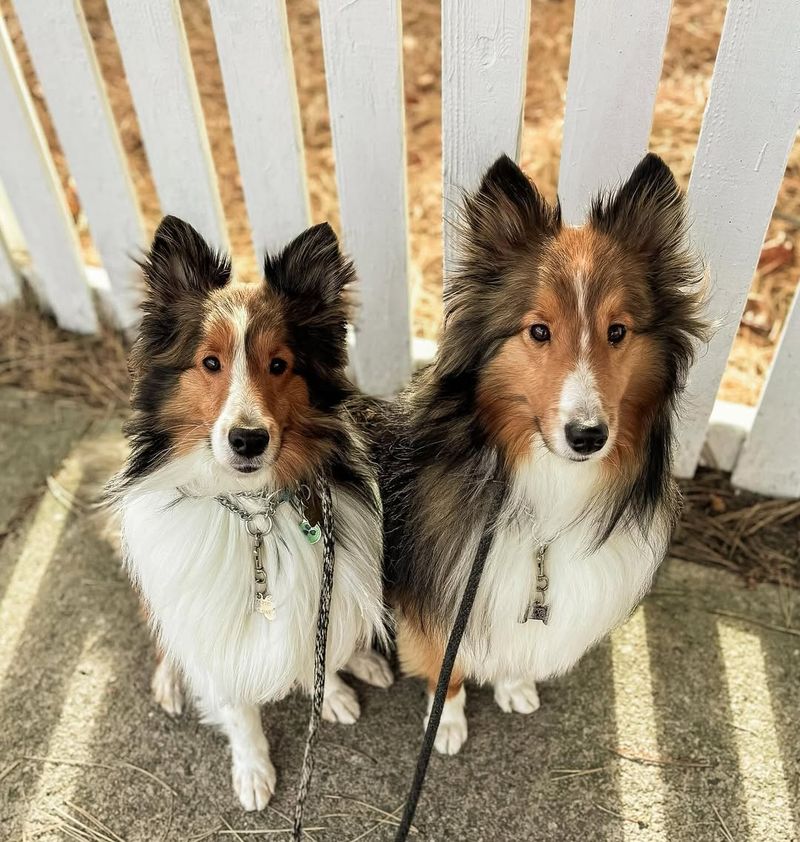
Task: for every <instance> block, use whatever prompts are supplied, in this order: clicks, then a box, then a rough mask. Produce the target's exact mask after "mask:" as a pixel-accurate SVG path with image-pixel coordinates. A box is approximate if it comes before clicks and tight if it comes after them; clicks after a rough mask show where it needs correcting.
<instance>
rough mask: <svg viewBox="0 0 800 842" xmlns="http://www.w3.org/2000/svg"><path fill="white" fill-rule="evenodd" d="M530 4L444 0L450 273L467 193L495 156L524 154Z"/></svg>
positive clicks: (444, 155) (446, 228)
mask: <svg viewBox="0 0 800 842" xmlns="http://www.w3.org/2000/svg"><path fill="white" fill-rule="evenodd" d="M529 28H530V0H442V202H443V212H444V229H443V240H444V270H445V276H446V275H447V273H448V271H449V269H450V267H451V265H452V258H453V245H454V231H453V222H454V221H455V219H456V218H457V216H458V209H459V207H460V206H461V199H462V195H463V192H464V191H470V190H474V189H475V188H477V187H478V185H479V184H480V179H481V176H482V175H483V173H484V172H485V171H486V169H487V167H489V166H490V165H491V164H492V163H493V162H494V161H495V159H496V158H497V157H498V156H500V155H502V154H503V153H505V154H506V155H508V156H509V157H511V158H514V159H515V160H516V159H517V158H518V157H519V145H520V138H521V130H522V118H523V110H524V107H525V69H526V64H527V58H528V31H529Z"/></svg>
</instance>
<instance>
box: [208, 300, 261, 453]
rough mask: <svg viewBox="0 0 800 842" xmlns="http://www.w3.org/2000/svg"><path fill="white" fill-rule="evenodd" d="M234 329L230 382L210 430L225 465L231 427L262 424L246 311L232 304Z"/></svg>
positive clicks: (230, 314)
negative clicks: (253, 380)
mask: <svg viewBox="0 0 800 842" xmlns="http://www.w3.org/2000/svg"><path fill="white" fill-rule="evenodd" d="M228 318H229V320H230V325H231V328H232V330H233V333H234V337H235V338H234V344H233V358H232V359H231V361H230V363H229V365H230V367H231V372H230V385H229V386H228V397H227V399H226V400H225V404H224V405H223V407H222V411H221V412H220V414H219V417H218V418H217V420H216V421H215V422H214V427H213V429H212V431H211V450H212V451H213V453H214V457H215V458H216V459H217V461H218V462H221V463H222V464H224V465H227V464H229V463H230V461H231V457H232V455H233V453H232V451H231V448H230V445H229V444H228V433H229V432H230V430H231V428H233V427H265V426H266V424H265V421H264V418H263V413H262V412H261V409H260V408H259V404H258V396H257V395H256V393H255V390H254V389H253V385H252V383H251V381H250V375H249V372H248V370H247V349H246V347H245V335H246V332H247V323H248V318H249V317H248V314H247V309H246V308H245V307H234V308H231V311H230V313H228Z"/></svg>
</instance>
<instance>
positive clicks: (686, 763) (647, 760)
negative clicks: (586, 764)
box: [608, 748, 711, 769]
mask: <svg viewBox="0 0 800 842" xmlns="http://www.w3.org/2000/svg"><path fill="white" fill-rule="evenodd" d="M608 751H610V752H611V753H612V754H616V755H617V757H621V758H622V759H623V760H630V761H631V762H632V763H641V764H642V765H643V766H680V767H683V768H686V769H708V768H709V767H710V766H711V761H710V760H706V759H705V758H703V759H702V760H674V759H672V758H665V757H647V756H646V755H639V754H631V753H629V752H626V751H623V750H622V749H618V748H610V749H608Z"/></svg>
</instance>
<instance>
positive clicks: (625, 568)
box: [376, 155, 705, 754]
mask: <svg viewBox="0 0 800 842" xmlns="http://www.w3.org/2000/svg"><path fill="white" fill-rule="evenodd" d="M462 228H463V230H462V231H461V232H460V234H461V244H460V248H461V251H460V255H459V267H458V269H457V272H456V274H455V277H454V278H453V279H452V282H451V285H450V288H449V292H448V294H447V297H446V301H445V326H444V331H443V336H442V339H441V342H440V345H439V350H438V354H437V357H436V360H435V362H434V363H433V364H432V365H431V366H430V367H429V368H427V369H426V370H424V371H423V372H421V373H420V375H418V377H417V378H416V380H415V381H414V382H413V383H412V384H411V386H410V387H409V389H408V390H407V391H406V393H405V394H404V395H403V396H402V397H401V399H400V400H399V401H398V402H397V403H396V404H394V405H393V407H392V408H391V409H390V411H389V412H390V414H389V417H388V418H387V419H386V421H387V423H386V426H385V429H383V430H382V431H380V435H379V439H380V446H379V447H377V448H376V454H377V455H378V456H379V457H380V458H381V459H382V462H383V464H382V466H381V483H382V494H383V499H384V510H385V528H386V564H387V569H386V577H387V581H388V588H389V594H390V598H391V601H392V602H393V603H394V605H395V607H396V609H397V614H398V617H397V620H398V652H399V656H400V661H401V664H402V666H403V668H404V669H405V671H406V672H407V673H410V674H412V675H417V676H421V677H424V678H426V679H427V681H428V687H429V692H430V691H432V690H433V688H434V686H435V683H436V679H437V677H438V673H439V668H440V666H441V663H442V655H443V649H444V646H445V642H446V640H447V637H448V635H449V632H450V630H451V628H452V626H453V622H454V618H455V615H456V612H457V609H458V605H459V602H460V599H461V595H462V593H463V591H464V586H465V584H466V580H467V576H468V572H469V569H470V566H471V564H472V561H473V559H474V557H475V553H476V548H477V545H478V542H479V540H480V537H481V534H482V533H483V531H484V528H485V525H486V522H487V519H488V516H489V511H490V508H491V506H490V502H489V501H490V499H491V498H492V494H493V492H494V490H496V489H498V488H499V489H500V490H501V493H502V494H503V503H502V507H501V509H500V513H499V515H498V518H497V530H496V532H495V535H494V539H493V543H492V546H491V549H490V552H489V555H488V557H487V560H486V566H485V569H484V574H483V578H482V581H481V584H480V587H479V590H478V592H477V596H476V600H475V604H474V607H473V611H472V615H471V618H470V622H469V624H468V626H467V628H466V632H465V635H464V639H463V642H462V645H461V649H460V653H459V656H458V659H457V661H456V664H455V669H454V673H453V678H452V681H451V684H450V688H449V692H448V700H447V702H446V704H445V708H444V714H443V717H442V721H441V725H440V727H439V731H438V735H437V738H436V748H437V749H438V750H439V751H440V752H444V753H447V754H453V753H455V752H457V751H458V750H459V749H460V748H461V746H462V744H463V743H464V741H465V740H466V737H467V721H466V717H465V714H464V705H465V699H466V696H465V692H464V686H463V682H464V681H465V680H466V679H473V680H476V681H478V682H491V683H492V684H493V685H494V690H495V699H496V701H497V703H498V705H499V706H500V707H501V709H502V710H504V711H517V712H519V713H531V712H532V711H535V710H536V709H537V708H538V706H539V698H538V695H537V690H536V682H537V681H541V680H543V679H546V678H549V677H551V676H556V675H558V674H560V673H563V672H564V671H566V670H568V669H570V668H571V667H572V666H573V665H574V664H575V663H576V662H577V661H578V659H579V658H580V657H581V656H582V655H583V654H584V653H585V652H586V650H587V649H589V648H590V647H591V646H592V645H593V644H595V643H597V642H598V641H599V640H600V639H601V638H602V637H604V636H605V635H606V634H607V633H608V632H609V631H611V630H612V629H613V628H614V627H615V626H617V625H618V624H619V623H621V622H623V620H625V618H626V617H627V616H628V615H629V614H630V612H631V610H632V609H633V608H634V607H635V606H636V604H637V603H638V602H639V600H640V599H641V598H642V596H643V595H644V593H645V592H646V591H647V589H648V588H649V586H650V583H651V581H652V578H653V574H654V572H655V570H656V567H657V566H658V564H659V563H660V562H661V560H662V559H663V557H664V555H665V552H666V550H667V545H668V541H669V537H670V532H671V529H672V526H673V523H674V521H675V517H676V514H677V511H678V505H679V497H678V493H677V491H676V488H675V486H674V484H673V481H672V479H671V477H670V466H671V450H672V422H673V417H674V412H675V408H676V398H677V396H678V395H679V393H680V390H681V387H682V384H683V380H684V376H685V374H686V371H687V368H688V366H689V364H690V361H691V358H692V354H693V344H694V341H695V340H696V339H700V338H702V337H703V336H704V335H705V326H704V324H703V322H702V320H701V318H700V306H701V295H700V286H699V284H698V282H699V281H700V280H701V278H702V272H701V268H700V267H699V266H698V264H697V262H696V261H695V260H694V259H693V257H692V255H691V254H690V252H689V251H688V250H687V247H686V238H685V233H686V231H685V228H686V223H685V207H684V199H683V196H682V195H681V193H680V191H679V189H678V187H677V185H676V183H675V180H674V179H673V177H672V174H671V173H670V171H669V169H668V167H667V166H666V165H665V164H664V163H663V161H661V160H660V159H659V158H658V157H656V156H655V155H648V156H647V157H645V158H644V159H643V160H642V162H641V163H640V164H639V165H638V166H637V167H636V169H635V170H634V172H633V174H632V175H631V176H630V178H629V179H628V181H627V182H626V183H625V184H623V185H622V186H621V187H620V188H619V189H618V190H617V191H616V192H614V193H612V194H610V195H604V196H601V197H599V198H598V199H597V200H596V201H595V202H594V203H593V205H592V207H591V210H590V213H589V218H588V222H587V223H586V225H585V226H583V227H581V228H570V227H567V226H565V225H563V224H562V222H561V215H560V210H559V208H558V206H555V207H552V206H550V205H548V204H547V203H546V202H545V201H544V199H543V198H542V197H541V195H540V194H539V193H538V191H537V190H536V188H535V187H534V185H533V184H531V182H530V181H529V180H528V179H527V178H526V177H525V175H524V174H523V173H522V171H521V170H520V169H519V168H518V167H517V165H516V164H514V163H513V162H512V161H511V160H509V159H508V158H506V157H502V158H500V159H499V160H498V161H497V162H496V163H495V164H494V165H493V166H492V167H491V168H490V170H489V171H488V172H487V174H486V176H485V177H484V179H483V182H482V184H481V186H480V189H479V190H478V191H477V192H476V193H475V194H474V195H472V196H470V197H468V198H467V201H466V207H465V213H464V219H463V226H462Z"/></svg>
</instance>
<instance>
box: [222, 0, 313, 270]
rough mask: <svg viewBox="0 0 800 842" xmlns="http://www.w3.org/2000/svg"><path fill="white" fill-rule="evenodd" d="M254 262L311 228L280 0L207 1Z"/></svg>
mask: <svg viewBox="0 0 800 842" xmlns="http://www.w3.org/2000/svg"><path fill="white" fill-rule="evenodd" d="M209 5H210V7H211V17H212V21H213V24H214V35H215V38H216V42H217V52H218V54H219V62H220V67H221V69H222V78H223V81H224V83H225V96H226V99H227V101H228V111H229V113H230V118H231V127H232V129H233V139H234V142H235V143H236V157H237V160H238V161H239V172H240V174H241V176H242V187H243V188H244V197H245V201H246V203H247V213H248V216H249V217H250V228H251V230H252V234H253V246H254V247H255V251H256V255H258V258H259V260H261V258H262V257H263V255H264V253H265V252H275V251H276V250H278V249H280V248H282V247H283V246H284V245H286V243H287V242H288V241H289V240H291V239H292V238H293V237H296V236H297V235H298V234H299V233H300V232H301V231H302V230H303V229H304V228H307V227H308V224H309V208H308V195H307V192H306V172H305V158H304V154H303V135H302V131H301V129H300V114H299V109H298V105H297V88H296V85H295V78H294V64H293V61H292V53H291V44H290V41H289V26H288V22H287V20H286V5H285V3H284V0H272V2H269V3H264V2H263V0H209Z"/></svg>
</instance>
